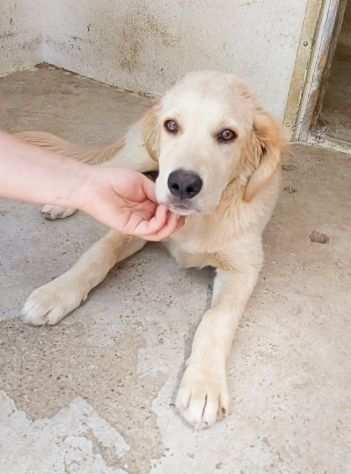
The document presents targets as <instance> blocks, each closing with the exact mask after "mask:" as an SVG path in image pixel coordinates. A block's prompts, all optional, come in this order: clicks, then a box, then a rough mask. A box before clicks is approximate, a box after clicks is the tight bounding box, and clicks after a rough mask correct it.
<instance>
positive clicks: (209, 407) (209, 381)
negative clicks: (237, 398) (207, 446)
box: [176, 366, 229, 429]
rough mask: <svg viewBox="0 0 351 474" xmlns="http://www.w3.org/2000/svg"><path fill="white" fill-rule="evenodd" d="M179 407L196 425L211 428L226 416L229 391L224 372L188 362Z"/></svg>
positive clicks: (179, 391)
mask: <svg viewBox="0 0 351 474" xmlns="http://www.w3.org/2000/svg"><path fill="white" fill-rule="evenodd" d="M176 407H177V409H178V411H179V412H180V413H181V415H182V416H183V418H184V419H185V420H186V421H187V422H188V423H189V424H190V425H192V426H194V428H195V429H203V428H208V427H210V426H211V425H213V424H214V423H215V422H216V421H217V420H219V419H221V418H223V417H224V416H226V414H227V413H228V409H229V394H228V388H227V381H226V376H225V372H224V373H223V374H220V373H218V372H215V371H212V370H211V371H208V370H204V369H201V368H199V367H191V366H189V367H188V368H187V369H186V371H185V373H184V375H183V380H182V382H181V385H180V387H179V390H178V395H177V400H176Z"/></svg>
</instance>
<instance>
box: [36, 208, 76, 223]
mask: <svg viewBox="0 0 351 474" xmlns="http://www.w3.org/2000/svg"><path fill="white" fill-rule="evenodd" d="M40 212H41V213H42V215H43V216H44V217H45V219H47V220H49V221H54V220H56V219H65V218H66V217H69V216H72V215H73V214H74V213H75V212H77V209H73V208H72V207H61V206H52V205H51V204H45V206H43V207H42V208H41V211H40Z"/></svg>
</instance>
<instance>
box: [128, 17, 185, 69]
mask: <svg viewBox="0 0 351 474" xmlns="http://www.w3.org/2000/svg"><path fill="white" fill-rule="evenodd" d="M122 23H123V25H124V26H123V31H122V38H123V41H122V44H121V46H120V53H121V59H120V61H119V63H120V66H121V68H122V69H125V70H128V71H129V72H132V71H135V69H137V68H138V65H139V64H140V62H141V59H142V56H143V53H144V48H145V39H146V38H148V37H153V38H155V42H157V40H159V41H161V43H162V45H164V46H165V47H167V48H171V47H173V46H175V45H176V44H177V38H176V37H175V36H174V35H173V34H171V33H170V32H169V30H168V29H167V26H166V25H164V24H162V22H161V21H160V19H159V18H157V17H156V16H155V15H152V14H149V13H147V12H145V11H139V12H137V13H135V12H133V13H130V14H128V15H127V16H126V17H125V18H122Z"/></svg>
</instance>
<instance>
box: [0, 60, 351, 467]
mask: <svg viewBox="0 0 351 474" xmlns="http://www.w3.org/2000/svg"><path fill="white" fill-rule="evenodd" d="M147 103H148V100H147V99H145V98H140V97H137V96H135V95H132V94H125V93H120V92H118V91H116V90H115V89H113V88H111V87H108V86H105V85H102V84H98V83H96V82H93V81H90V80H86V79H84V78H80V77H78V76H75V75H71V74H68V73H65V72H63V71H59V70H55V69H50V68H40V69H38V70H36V71H27V72H20V73H16V74H12V75H11V76H8V77H4V78H1V79H0V104H1V108H2V110H1V114H0V127H2V128H5V129H8V130H21V129H45V130H49V131H52V132H55V133H58V134H60V135H63V136H65V137H67V138H69V139H71V140H76V141H81V142H92V143H97V142H108V141H110V140H112V139H114V138H115V137H116V135H117V136H118V135H119V134H121V133H122V132H123V131H124V130H125V129H126V126H127V125H128V124H129V123H130V122H131V121H132V120H133V119H134V118H136V117H137V116H138V115H139V114H140V112H141V111H142V110H143V109H144V108H145V107H146V106H147ZM292 152H293V154H294V158H292V159H290V160H289V162H288V164H287V166H286V167H285V171H284V173H283V174H284V186H283V187H284V188H285V190H284V191H283V192H282V195H281V199H280V202H279V205H278V208H277V210H276V212H275V214H274V218H273V221H272V222H271V224H270V225H269V227H268V229H267V231H266V233H265V249H266V264H265V268H264V271H263V273H262V276H261V279H260V282H259V284H258V287H257V289H256V291H255V294H254V296H253V298H252V299H251V301H250V304H249V306H248V309H247V311H246V314H245V317H244V318H243V320H242V322H241V324H240V328H239V330H238V334H237V337H236V340H235V344H234V348H233V352H232V356H231V358H230V360H229V364H228V367H229V382H230V387H231V394H232V413H231V415H230V416H229V417H228V418H227V419H226V420H225V421H223V422H221V423H219V424H218V425H216V426H215V427H213V428H212V429H210V430H207V431H204V432H194V431H192V430H191V429H190V428H188V427H187V426H185V425H184V424H183V422H182V421H181V420H180V419H179V417H178V416H177V415H176V414H175V412H174V407H173V400H174V393H175V390H176V387H177V382H178V378H179V375H180V373H181V370H182V367H183V364H184V360H185V358H186V356H187V355H188V353H189V347H190V341H191V338H192V335H193V333H194V328H195V327H196V325H197V323H198V321H199V319H200V317H201V314H202V312H203V310H204V308H205V307H206V305H207V300H208V291H209V290H208V288H209V284H210V280H211V275H210V273H209V272H207V271H204V272H199V271H185V270H182V269H179V268H178V267H177V266H176V264H175V263H174V262H173V261H172V260H171V259H170V258H169V257H168V256H167V254H166V253H165V252H164V251H163V250H162V249H160V248H159V247H158V246H156V245H154V246H150V247H148V248H146V249H144V251H143V252H141V253H140V254H138V255H136V256H135V257H133V258H131V259H129V260H128V261H127V262H125V263H123V264H122V265H120V266H119V268H117V269H115V270H113V271H112V273H111V274H110V276H109V277H108V278H107V279H106V281H105V282H104V283H103V284H102V285H101V286H100V287H99V288H98V289H96V290H95V291H94V292H93V294H92V295H91V297H90V299H89V300H88V302H87V303H86V304H84V305H83V306H82V307H81V308H80V309H78V310H77V311H76V312H75V313H74V314H73V315H71V316H70V317H68V318H67V319H65V320H64V321H63V322H62V323H61V324H60V325H58V326H57V327H53V328H32V327H28V326H25V325H23V324H22V322H21V321H20V320H19V319H18V318H17V317H18V314H19V311H20V308H21V305H22V303H23V302H24V300H25V298H26V297H27V296H28V295H29V293H30V292H31V291H32V290H33V289H34V288H36V287H37V286H39V285H41V284H43V283H45V282H47V281H48V280H50V279H52V278H54V277H55V276H57V275H59V274H60V273H61V272H63V271H64V270H65V269H67V268H68V267H69V266H70V265H71V264H72V263H73V262H74V261H75V260H76V258H77V257H78V256H79V255H80V254H81V253H82V252H83V250H84V249H86V248H87V247H89V245H90V244H91V243H92V242H94V241H95V240H96V239H97V238H98V237H99V236H100V235H101V234H102V233H103V232H104V229H103V228H102V227H100V226H99V225H97V224H96V223H95V222H93V220H91V219H89V218H88V217H86V216H83V215H81V214H80V215H77V216H74V217H72V218H69V219H67V220H65V221H58V222H47V221H44V220H43V219H42V217H41V216H40V214H39V213H38V211H37V209H35V208H33V207H31V206H28V205H22V204H16V203H13V202H7V201H4V200H3V201H1V202H0V229H1V232H0V320H1V322H0V394H1V395H0V459H1V461H0V472H1V473H4V474H5V473H6V474H61V473H62V474H63V473H69V474H117V473H118V474H121V473H142V474H144V473H154V474H161V473H162V474H163V473H167V474H179V473H185V474H188V473H195V474H197V473H198V474H213V473H216V472H219V473H225V474H239V473H243V474H256V473H257V474H261V473H270V474H275V473H277V474H278V473H289V474H290V473H291V474H293V473H303V474H309V473H311V474H312V473H313V474H322V473H323V474H325V473H328V474H336V473H337V474H348V473H350V472H351V454H350V449H351V415H350V406H351V400H350V398H351V397H350V393H351V371H350V360H351V344H350V342H349V340H350V326H351V314H350V307H351V294H350V286H351V252H350V247H351V245H350V235H351V220H350V216H351V199H350V188H351V186H350V185H351V161H347V160H346V159H345V157H344V156H342V155H340V154H337V153H331V152H327V151H325V150H319V149H316V148H313V149H312V148H304V147H295V148H293V150H292ZM313 230H317V231H320V232H325V233H326V234H328V236H329V237H330V241H329V243H328V244H325V245H321V244H318V243H312V242H311V241H310V239H309V235H310V233H311V232H312V231H313Z"/></svg>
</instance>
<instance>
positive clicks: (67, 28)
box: [44, 0, 307, 117]
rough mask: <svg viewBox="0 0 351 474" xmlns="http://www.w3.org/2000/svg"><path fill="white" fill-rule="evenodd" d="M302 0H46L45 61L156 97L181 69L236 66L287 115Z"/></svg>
mask: <svg viewBox="0 0 351 474" xmlns="http://www.w3.org/2000/svg"><path fill="white" fill-rule="evenodd" d="M306 2H307V0H279V1H272V0H236V1H234V0H217V1H213V0H191V1H190V0H189V1H186V0H153V1H152V2H146V1H145V0H128V1H122V0H100V1H99V2H97V1H96V0H61V1H56V2H53V1H51V2H48V1H47V2H46V8H47V11H46V15H45V19H46V21H45V30H44V38H45V42H44V57H45V60H46V61H48V62H50V63H53V64H56V65H59V66H62V67H65V68H67V69H70V70H72V71H76V72H79V73H81V74H83V75H86V76H89V77H92V78H95V79H98V80H101V81H104V82H108V83H110V84H115V85H117V86H119V87H122V88H126V89H131V90H134V91H143V92H148V93H151V94H160V93H162V92H163V91H164V90H165V89H166V88H167V87H169V86H170V85H171V84H172V83H173V82H174V81H175V80H176V79H178V78H179V77H181V76H182V75H183V74H184V73H185V72H187V71H190V70H196V69H209V68H215V69H221V70H224V71H233V72H235V73H237V74H238V75H240V76H241V77H242V78H243V79H244V80H246V81H247V82H248V83H249V84H251V85H252V86H253V88H254V89H255V90H256V91H257V93H258V95H259V96H260V97H261V99H262V100H263V102H264V104H265V105H266V106H267V107H269V108H270V109H271V110H272V111H273V112H274V113H275V114H276V115H277V116H279V117H282V116H283V114H284V110H285V106H286V102H287V97H288V91H289V84H290V80H291V76H292V72H293V67H294V62H295V57H296V50H297V46H298V42H299V37H300V32H301V27H302V22H303V18H304V12H305V7H306Z"/></svg>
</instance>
